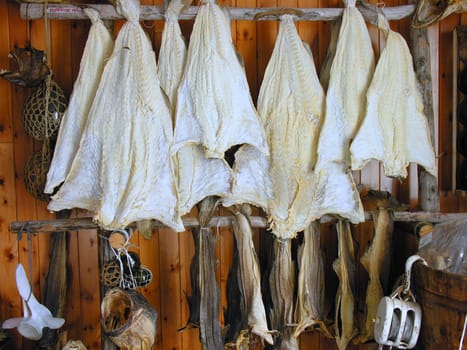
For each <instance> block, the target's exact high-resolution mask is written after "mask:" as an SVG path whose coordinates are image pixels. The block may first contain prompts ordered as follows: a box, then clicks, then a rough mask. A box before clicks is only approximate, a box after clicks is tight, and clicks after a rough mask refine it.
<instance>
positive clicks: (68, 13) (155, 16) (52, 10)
mask: <svg viewBox="0 0 467 350" xmlns="http://www.w3.org/2000/svg"><path fill="white" fill-rule="evenodd" d="M86 7H92V8H95V9H96V10H98V11H99V13H100V15H101V18H102V19H105V20H108V19H110V20H118V19H123V18H124V17H123V16H122V15H120V14H118V13H117V11H116V10H115V8H114V7H113V6H112V5H97V4H83V5H80V6H76V5H69V4H59V5H57V4H49V5H47V17H48V18H49V19H59V20H71V19H73V20H74V19H88V17H87V16H86V15H85V14H84V13H83V10H82V9H83V8H86ZM140 8H141V14H140V20H141V21H151V20H163V19H164V18H165V17H164V7H163V6H149V5H148V6H141V7H140ZM226 8H227V9H228V11H229V13H230V17H231V19H232V20H250V21H251V20H258V21H267V20H277V19H278V15H266V16H261V17H260V18H256V17H257V15H258V14H261V13H265V12H270V11H272V10H277V8H239V7H226ZM359 8H360V9H361V11H362V13H363V15H364V16H365V17H367V16H368V17H367V20H368V21H370V22H372V21H373V20H374V18H375V12H374V11H375V8H374V7H372V6H371V5H365V6H362V5H360V6H359ZM20 9H21V17H22V18H23V19H40V18H42V17H43V16H44V5H42V4H21V8H20ZM198 9H199V7H198V6H189V7H187V8H186V9H185V10H184V11H183V13H182V14H180V17H179V19H180V20H191V19H193V18H195V16H196V14H197V13H198ZM296 10H297V11H299V12H301V16H299V17H297V20H298V21H331V20H334V19H336V18H338V17H340V16H341V15H342V8H300V9H296ZM414 10H415V5H403V6H394V7H386V8H384V9H381V11H382V12H383V13H384V14H385V15H386V17H387V18H388V19H389V20H399V19H402V18H405V17H409V16H410V15H411V14H412V13H413V12H414Z"/></svg>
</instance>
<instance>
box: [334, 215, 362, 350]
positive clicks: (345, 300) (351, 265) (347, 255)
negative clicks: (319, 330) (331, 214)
mask: <svg viewBox="0 0 467 350" xmlns="http://www.w3.org/2000/svg"><path fill="white" fill-rule="evenodd" d="M337 240H338V258H337V259H336V260H335V261H334V263H333V268H334V271H335V272H336V274H337V277H338V278H339V286H338V289H337V295H336V314H335V328H336V343H337V347H338V348H339V350H343V349H345V348H346V347H347V344H348V343H349V342H350V341H351V340H352V338H353V337H354V336H355V335H356V333H357V330H356V327H355V316H356V315H355V300H354V295H355V253H354V245H353V239H352V232H351V231H350V224H349V222H348V221H347V220H339V221H338V222H337Z"/></svg>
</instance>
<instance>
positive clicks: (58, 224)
mask: <svg viewBox="0 0 467 350" xmlns="http://www.w3.org/2000/svg"><path fill="white" fill-rule="evenodd" d="M465 217H467V213H440V212H424V211H418V212H408V211H399V212H395V213H394V221H405V222H412V221H425V222H431V223H434V224H436V223H440V222H443V221H446V220H451V219H459V218H465ZM249 219H250V222H251V226H252V227H258V228H267V227H268V224H267V220H266V218H264V217H261V216H250V217H249ZM233 220H234V217H233V216H215V217H213V218H212V219H211V221H210V222H209V224H208V227H230V226H231V225H232V222H233ZM333 220H337V218H334V217H330V216H326V217H323V218H321V220H320V222H321V223H325V222H329V221H333ZM365 220H366V221H370V220H372V218H371V212H365ZM183 223H184V225H185V227H198V226H199V221H198V220H197V219H196V218H185V219H183ZM26 227H27V228H28V229H29V231H30V232H31V233H47V232H56V231H77V230H89V229H98V228H99V226H98V225H97V224H96V223H94V222H93V221H92V218H76V219H57V220H34V221H13V222H12V223H11V224H10V232H11V233H18V232H21V231H24V229H25V228H26ZM129 227H133V228H135V227H136V226H135V225H130V226H129ZM160 227H164V225H163V224H161V223H159V222H156V221H154V222H153V228H160Z"/></svg>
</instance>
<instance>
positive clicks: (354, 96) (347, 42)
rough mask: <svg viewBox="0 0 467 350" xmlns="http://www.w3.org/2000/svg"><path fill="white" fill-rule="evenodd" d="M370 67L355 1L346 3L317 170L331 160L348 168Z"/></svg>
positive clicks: (369, 51)
mask: <svg viewBox="0 0 467 350" xmlns="http://www.w3.org/2000/svg"><path fill="white" fill-rule="evenodd" d="M374 66H375V58H374V52H373V48H372V46H371V39H370V35H369V34H368V29H367V27H366V24H365V21H364V19H363V16H362V15H361V13H360V11H359V10H358V9H357V8H356V6H355V0H348V1H347V3H346V7H345V8H344V12H343V15H342V23H341V26H340V30H339V37H338V40H337V45H336V54H335V56H334V59H333V61H332V66H331V71H330V78H329V87H328V90H327V93H326V114H325V118H324V123H323V127H322V129H321V133H320V136H319V143H318V161H317V165H316V166H317V167H318V168H321V166H322V165H324V164H326V163H328V162H332V161H335V162H341V161H344V162H345V163H346V164H348V165H350V152H349V144H350V140H352V138H353V137H354V136H355V133H356V132H357V130H358V128H359V126H360V123H361V121H362V119H363V116H364V113H365V100H366V95H365V94H366V91H367V89H368V86H369V84H370V81H371V77H372V75H373V71H374ZM329 145H332V147H330V146H329Z"/></svg>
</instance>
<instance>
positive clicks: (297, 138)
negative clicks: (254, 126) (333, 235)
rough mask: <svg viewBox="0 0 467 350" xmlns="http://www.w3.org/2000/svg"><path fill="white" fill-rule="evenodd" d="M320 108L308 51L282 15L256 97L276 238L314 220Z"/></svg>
mask: <svg viewBox="0 0 467 350" xmlns="http://www.w3.org/2000/svg"><path fill="white" fill-rule="evenodd" d="M323 107H324V92H323V88H322V87H321V84H320V82H319V79H318V76H317V74H316V69H315V64H314V61H313V57H312V55H311V52H310V51H309V50H307V48H306V47H305V45H304V44H303V42H302V41H301V39H300V36H299V35H298V32H297V29H296V28H295V24H294V21H293V17H292V16H291V15H282V16H281V21H280V26H279V32H278V35H277V38H276V43H275V46H274V50H273V53H272V56H271V58H270V60H269V63H268V65H267V67H266V71H265V74H264V79H263V82H262V84H261V88H260V91H259V96H258V113H259V115H260V117H261V119H262V121H263V124H264V128H265V131H266V137H267V141H268V146H269V151H270V164H269V173H270V177H271V181H272V184H273V193H274V195H273V200H272V201H271V203H270V204H269V211H268V220H269V221H270V223H271V230H272V232H273V233H274V234H275V235H276V236H277V237H279V238H281V239H288V238H293V237H295V235H296V234H297V232H299V231H302V230H304V229H305V228H306V227H307V226H308V225H309V224H310V222H311V221H312V220H313V219H316V217H313V216H312V213H311V212H310V208H311V206H310V203H311V202H312V198H313V192H314V186H315V183H314V181H313V168H314V165H315V162H316V148H317V143H318V132H319V127H320V124H321V120H322V116H323Z"/></svg>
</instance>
